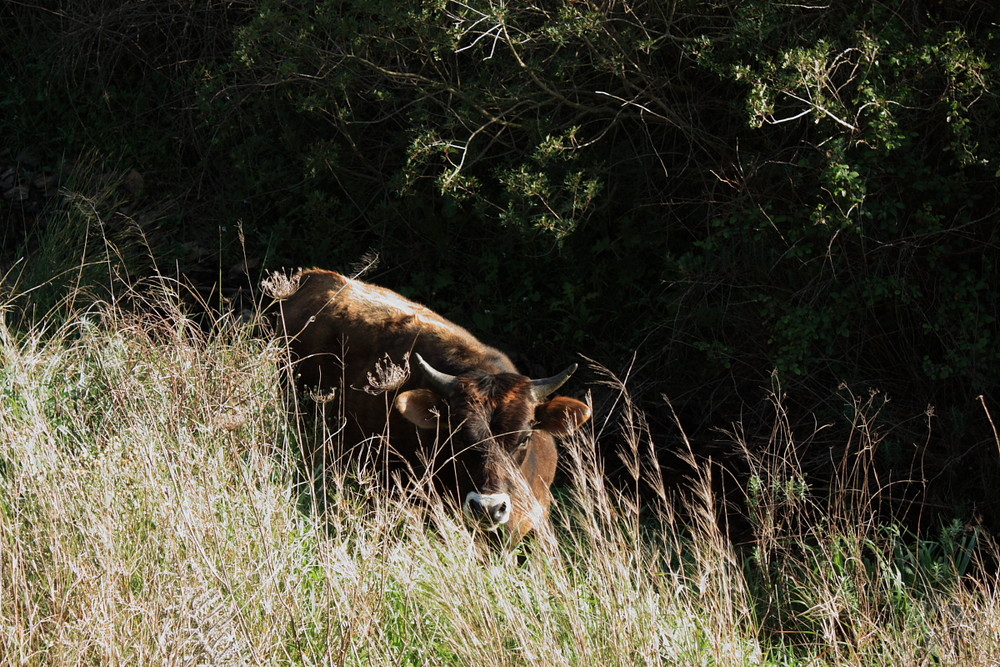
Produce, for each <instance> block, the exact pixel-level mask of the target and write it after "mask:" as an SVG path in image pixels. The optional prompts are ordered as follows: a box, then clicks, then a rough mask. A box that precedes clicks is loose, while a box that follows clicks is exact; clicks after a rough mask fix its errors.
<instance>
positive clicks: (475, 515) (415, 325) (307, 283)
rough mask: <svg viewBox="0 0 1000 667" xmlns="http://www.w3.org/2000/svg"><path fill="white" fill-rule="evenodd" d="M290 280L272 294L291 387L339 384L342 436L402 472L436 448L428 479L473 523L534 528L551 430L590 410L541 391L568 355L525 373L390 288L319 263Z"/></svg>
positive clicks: (541, 510)
mask: <svg viewBox="0 0 1000 667" xmlns="http://www.w3.org/2000/svg"><path fill="white" fill-rule="evenodd" d="M296 282H297V283H298V288H297V290H296V291H294V292H293V293H292V294H291V295H289V296H286V297H285V298H284V299H282V300H280V302H279V303H280V313H281V319H282V321H283V327H284V335H285V336H286V337H287V341H288V345H289V350H290V353H291V357H292V360H293V364H294V365H293V368H294V374H295V376H296V380H297V383H298V385H299V386H309V387H318V388H321V389H330V388H339V387H342V389H341V391H342V395H341V404H342V406H343V408H342V415H341V418H342V427H343V429H344V431H343V432H344V437H345V438H346V440H345V442H348V443H359V442H365V441H368V442H375V443H378V444H383V445H386V446H387V447H388V451H391V452H393V453H394V455H396V456H397V460H398V461H401V462H404V463H405V466H406V467H410V468H411V469H420V468H423V467H424V466H425V465H426V464H427V461H428V459H429V458H430V457H431V456H432V453H433V452H439V453H443V456H439V458H438V460H435V461H434V462H433V463H432V465H433V466H434V468H433V470H434V471H435V474H434V477H435V479H436V481H437V483H438V486H439V487H443V488H444V490H446V491H448V492H450V493H453V494H454V495H455V497H456V500H457V501H458V503H460V504H461V507H462V510H463V513H464V515H465V516H466V517H467V518H468V519H469V520H470V521H471V522H472V524H473V525H474V526H477V527H478V528H480V529H483V530H485V531H496V530H497V529H498V528H500V527H501V526H503V527H504V530H503V532H505V533H506V535H507V538H508V539H509V540H510V541H511V542H517V541H519V540H520V539H521V538H522V537H523V536H525V535H527V534H528V533H530V532H531V531H532V530H533V529H535V528H537V527H539V523H540V522H542V521H544V517H545V516H546V515H547V513H548V509H549V506H550V504H551V501H552V496H551V493H550V486H551V484H552V480H553V478H554V477H555V473H556V466H557V463H558V452H557V449H556V443H555V438H557V437H560V436H565V435H568V434H569V433H572V432H573V431H575V430H576V429H577V428H579V427H580V426H581V425H582V424H584V423H585V422H586V421H587V420H588V419H589V418H590V414H591V409H590V406H589V405H587V404H586V403H584V402H582V401H579V400H576V399H573V398H568V397H565V396H555V397H553V396H552V394H553V393H554V392H555V391H556V390H557V389H559V387H561V386H562V385H563V383H565V382H566V381H567V380H568V379H569V377H570V376H571V375H572V374H573V372H574V371H575V370H576V367H577V366H576V364H573V365H571V366H570V367H568V368H567V369H566V370H564V371H563V372H561V373H559V374H557V375H554V376H552V377H548V378H544V379H536V380H533V379H530V378H528V377H525V376H524V375H522V374H521V373H519V372H518V370H517V368H516V367H515V366H514V364H513V363H512V362H511V360H510V359H509V358H508V357H507V355H506V354H504V353H503V352H500V351H499V350H497V349H494V348H492V347H489V346H487V345H485V344H483V343H481V342H479V340H477V339H476V338H475V337H474V336H473V335H472V334H471V333H469V332H468V331H467V330H466V329H464V328H462V327H460V326H458V325H456V324H453V323H452V322H450V321H448V320H447V319H445V318H444V317H442V316H440V315H438V314H437V313H435V312H434V311H432V310H430V309H429V308H426V307H424V306H422V305H420V304H417V303H415V302H413V301H411V300H409V299H407V298H405V297H403V296H401V295H399V294H397V293H395V292H393V291H391V290H388V289H385V288H383V287H378V286H376V285H372V284H368V283H365V282H362V281H360V280H357V279H353V278H349V277H346V276H344V275H341V274H339V273H335V272H333V271H326V270H322V269H308V270H304V271H300V272H298V273H297V274H296V275H295V276H293V278H292V283H293V284H294V283H296ZM387 367H391V368H393V369H394V370H396V371H397V373H396V374H395V378H394V380H393V379H392V377H391V376H392V373H385V369H386V368H387ZM400 369H404V370H409V372H408V373H406V372H403V373H400V372H398V371H399V370H400ZM384 375H388V376H390V381H386V380H385V377H383V376H384ZM379 378H381V381H380V380H379ZM373 384H374V385H376V387H374V388H373V386H372V385H373ZM387 399H388V400H387ZM368 449H369V450H370V449H371V448H368Z"/></svg>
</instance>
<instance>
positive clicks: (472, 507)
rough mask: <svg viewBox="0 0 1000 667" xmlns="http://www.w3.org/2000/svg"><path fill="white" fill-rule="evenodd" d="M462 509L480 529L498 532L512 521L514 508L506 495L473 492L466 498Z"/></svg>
mask: <svg viewBox="0 0 1000 667" xmlns="http://www.w3.org/2000/svg"><path fill="white" fill-rule="evenodd" d="M462 509H463V510H464V511H465V514H466V516H468V517H469V518H470V519H472V521H474V522H475V523H476V524H477V525H478V526H479V527H480V528H482V529H484V530H496V529H497V528H498V527H500V526H502V525H503V524H505V523H507V522H508V521H510V513H511V509H512V507H511V502H510V496H509V495H507V494H506V493H487V494H479V493H476V492H475V491H472V492H470V493H469V494H468V495H466V496H465V503H463V504H462Z"/></svg>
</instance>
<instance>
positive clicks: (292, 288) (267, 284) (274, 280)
mask: <svg viewBox="0 0 1000 667" xmlns="http://www.w3.org/2000/svg"><path fill="white" fill-rule="evenodd" d="M301 280H302V271H301V270H300V271H296V272H295V273H293V274H292V275H290V276H289V275H287V274H285V273H282V272H281V271H274V272H273V273H271V275H269V276H268V277H266V278H264V279H263V280H262V281H260V286H261V288H262V289H263V290H264V294H267V295H268V296H269V297H271V298H272V299H277V300H278V301H282V300H284V299H287V298H288V297H290V296H291V295H293V294H295V293H296V292H297V291H299V283H300V282H301Z"/></svg>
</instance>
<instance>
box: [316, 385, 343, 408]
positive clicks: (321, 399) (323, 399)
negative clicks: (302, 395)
mask: <svg viewBox="0 0 1000 667" xmlns="http://www.w3.org/2000/svg"><path fill="white" fill-rule="evenodd" d="M336 396H337V388H336V387H331V388H330V390H329V391H321V390H320V389H319V388H315V389H310V390H309V398H311V399H312V401H313V402H314V403H319V404H320V405H326V404H327V403H330V402H331V401H333V399H334V398H336Z"/></svg>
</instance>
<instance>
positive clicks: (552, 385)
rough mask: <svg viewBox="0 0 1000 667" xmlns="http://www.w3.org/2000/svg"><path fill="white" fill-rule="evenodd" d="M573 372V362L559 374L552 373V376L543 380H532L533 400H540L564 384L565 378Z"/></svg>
mask: <svg viewBox="0 0 1000 667" xmlns="http://www.w3.org/2000/svg"><path fill="white" fill-rule="evenodd" d="M575 372H576V364H573V365H572V366H570V367H569V368H567V369H566V370H564V371H563V372H562V373H560V374H559V375H553V376H552V377H550V378H545V379H544V380H532V381H531V391H532V393H533V394H534V396H535V400H536V401H540V400H542V399H543V398H545V397H546V396H548V395H549V394H551V393H552V392H554V391H555V390H556V389H558V388H559V387H561V386H563V385H564V384H566V380H568V379H569V377H570V376H571V375H573V373H575Z"/></svg>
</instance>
